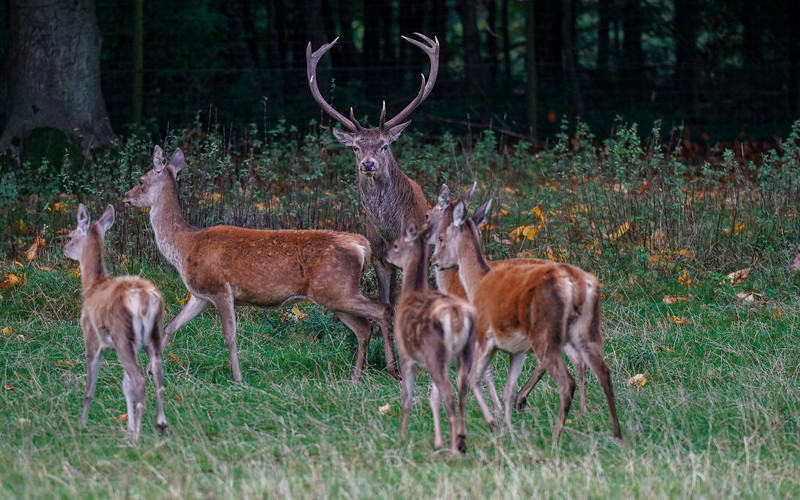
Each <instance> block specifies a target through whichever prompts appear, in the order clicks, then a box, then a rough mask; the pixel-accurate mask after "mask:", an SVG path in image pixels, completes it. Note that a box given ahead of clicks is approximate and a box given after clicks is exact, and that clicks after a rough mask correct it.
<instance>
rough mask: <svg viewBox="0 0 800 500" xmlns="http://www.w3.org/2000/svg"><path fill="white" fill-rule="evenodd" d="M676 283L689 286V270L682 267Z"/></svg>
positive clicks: (690, 280)
mask: <svg viewBox="0 0 800 500" xmlns="http://www.w3.org/2000/svg"><path fill="white" fill-rule="evenodd" d="M678 283H680V284H681V285H683V286H689V285H691V284H692V277H691V276H689V271H687V270H686V269H683V270H682V271H681V274H679V275H678Z"/></svg>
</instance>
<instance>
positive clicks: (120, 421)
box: [114, 413, 128, 424]
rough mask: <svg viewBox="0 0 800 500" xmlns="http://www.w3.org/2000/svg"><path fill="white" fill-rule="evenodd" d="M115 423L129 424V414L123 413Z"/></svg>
mask: <svg viewBox="0 0 800 500" xmlns="http://www.w3.org/2000/svg"><path fill="white" fill-rule="evenodd" d="M114 421H115V422H116V423H118V424H120V423H122V422H127V421H128V414H127V413H123V414H121V415H120V416H118V417H117V418H115V419H114Z"/></svg>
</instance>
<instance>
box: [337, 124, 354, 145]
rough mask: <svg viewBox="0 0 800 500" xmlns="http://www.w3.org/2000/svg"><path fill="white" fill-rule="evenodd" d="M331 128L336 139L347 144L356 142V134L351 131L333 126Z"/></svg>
mask: <svg viewBox="0 0 800 500" xmlns="http://www.w3.org/2000/svg"><path fill="white" fill-rule="evenodd" d="M331 130H332V131H333V136H334V137H336V140H337V141H339V142H341V143H342V144H344V145H345V146H352V145H353V144H355V139H354V136H353V134H351V133H350V132H345V131H344V130H341V129H338V128H331Z"/></svg>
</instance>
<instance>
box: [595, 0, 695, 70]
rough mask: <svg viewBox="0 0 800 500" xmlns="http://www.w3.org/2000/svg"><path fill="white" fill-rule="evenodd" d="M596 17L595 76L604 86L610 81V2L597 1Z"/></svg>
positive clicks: (607, 0)
mask: <svg viewBox="0 0 800 500" xmlns="http://www.w3.org/2000/svg"><path fill="white" fill-rule="evenodd" d="M676 1H680V0H676ZM597 16H598V26H597V76H598V81H599V82H600V83H601V84H605V83H607V82H608V81H609V80H610V78H609V76H610V75H609V74H608V71H609V67H608V63H609V60H610V49H611V41H610V38H609V36H608V31H609V29H610V27H611V0H598V2H597Z"/></svg>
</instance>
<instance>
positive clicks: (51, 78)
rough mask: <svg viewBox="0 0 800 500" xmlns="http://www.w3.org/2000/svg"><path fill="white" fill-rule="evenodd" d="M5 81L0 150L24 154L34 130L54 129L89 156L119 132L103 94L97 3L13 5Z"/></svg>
mask: <svg viewBox="0 0 800 500" xmlns="http://www.w3.org/2000/svg"><path fill="white" fill-rule="evenodd" d="M8 20H9V30H10V31H9V46H8V48H7V53H6V61H5V64H4V68H5V71H4V75H3V79H4V81H5V82H6V85H7V88H8V95H7V100H8V102H6V103H4V104H5V106H4V107H6V109H8V110H9V112H8V120H7V122H6V124H5V128H4V129H3V134H2V136H0V150H2V151H6V150H9V149H10V150H11V151H13V152H15V153H19V152H20V151H19V149H20V147H21V146H22V140H23V139H24V138H25V136H26V135H27V134H28V133H30V131H31V130H33V129H35V128H40V127H51V128H55V129H57V130H60V131H62V132H64V133H65V134H67V135H68V136H69V137H71V138H73V139H74V140H75V141H76V143H77V145H78V146H79V147H80V149H81V150H82V151H83V152H84V153H86V152H88V151H89V150H90V149H91V148H94V147H98V146H103V145H106V144H109V143H110V142H111V141H112V140H113V139H114V137H115V136H114V132H113V130H111V124H110V123H109V120H108V112H107V111H106V105H105V102H104V101H103V93H102V91H101V88H100V44H101V37H100V30H99V28H98V26H97V18H96V17H95V2H94V0H10V2H9V9H8Z"/></svg>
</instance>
